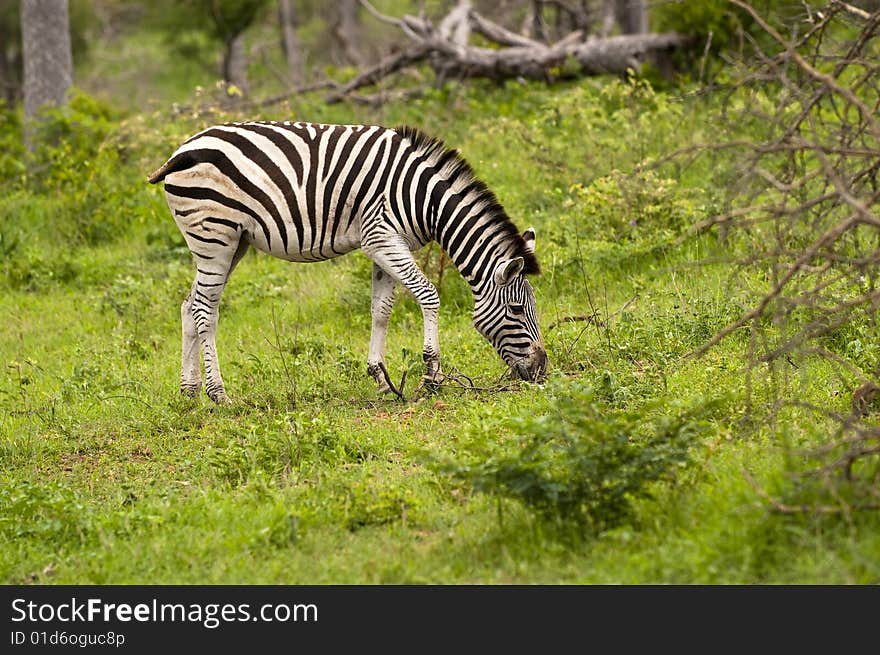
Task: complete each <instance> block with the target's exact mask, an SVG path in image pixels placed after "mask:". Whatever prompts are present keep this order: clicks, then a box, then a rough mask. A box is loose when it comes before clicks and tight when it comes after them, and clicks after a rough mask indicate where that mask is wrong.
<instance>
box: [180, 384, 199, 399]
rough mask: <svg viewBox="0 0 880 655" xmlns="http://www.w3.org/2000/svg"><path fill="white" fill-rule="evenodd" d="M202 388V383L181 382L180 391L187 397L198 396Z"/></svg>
mask: <svg viewBox="0 0 880 655" xmlns="http://www.w3.org/2000/svg"><path fill="white" fill-rule="evenodd" d="M201 390H202V385H201V384H181V385H180V393H181V394H182V395H184V396H186V397H187V398H198V396H199V392H200V391H201Z"/></svg>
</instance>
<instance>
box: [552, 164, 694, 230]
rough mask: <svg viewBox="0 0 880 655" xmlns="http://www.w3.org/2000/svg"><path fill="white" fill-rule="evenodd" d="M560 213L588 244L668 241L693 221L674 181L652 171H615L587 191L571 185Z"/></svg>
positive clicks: (688, 204)
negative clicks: (593, 241) (565, 212)
mask: <svg viewBox="0 0 880 655" xmlns="http://www.w3.org/2000/svg"><path fill="white" fill-rule="evenodd" d="M563 207H564V208H566V209H568V210H569V213H568V216H567V217H565V218H568V221H567V222H568V224H569V226H570V227H571V228H574V229H576V230H579V231H580V232H581V234H582V235H583V236H584V237H586V238H587V239H601V240H606V241H617V242H620V241H631V242H650V243H662V242H663V241H668V240H669V239H670V238H672V237H675V236H677V235H678V234H680V233H681V232H682V230H683V229H684V228H685V227H686V226H688V225H690V223H691V222H692V221H693V220H694V218H695V216H696V215H697V212H696V209H695V205H694V203H693V202H691V200H689V199H688V198H687V197H686V196H685V194H684V192H683V191H682V190H681V189H680V188H679V187H678V185H677V183H676V181H675V180H673V179H669V178H661V177H660V176H658V175H657V174H656V173H655V172H653V171H646V172H644V173H641V174H639V175H633V176H626V175H623V174H621V173H620V172H618V171H614V172H613V173H612V174H611V175H607V176H605V177H601V178H599V179H597V180H595V181H593V183H592V184H590V185H588V186H584V185H582V184H574V185H572V187H571V188H570V189H569V196H568V198H567V199H566V200H565V201H563ZM565 218H563V220H565Z"/></svg>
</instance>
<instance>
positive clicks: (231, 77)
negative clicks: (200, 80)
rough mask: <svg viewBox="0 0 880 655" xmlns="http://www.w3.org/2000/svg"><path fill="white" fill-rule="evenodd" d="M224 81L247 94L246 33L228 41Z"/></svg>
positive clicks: (224, 57)
mask: <svg viewBox="0 0 880 655" xmlns="http://www.w3.org/2000/svg"><path fill="white" fill-rule="evenodd" d="M223 81H224V82H226V83H227V84H231V85H232V86H234V87H236V88H237V89H238V90H239V91H241V93H242V94H246V93H247V88H248V81H247V58H246V57H245V53H244V32H239V33H238V34H236V35H235V36H232V37H230V38H229V39H228V40H227V41H226V52H225V53H224V55H223Z"/></svg>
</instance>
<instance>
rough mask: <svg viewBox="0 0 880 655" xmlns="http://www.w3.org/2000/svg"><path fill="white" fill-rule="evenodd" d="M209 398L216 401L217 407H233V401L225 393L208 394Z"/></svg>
mask: <svg viewBox="0 0 880 655" xmlns="http://www.w3.org/2000/svg"><path fill="white" fill-rule="evenodd" d="M208 398H210V399H211V400H213V401H214V403H216V404H217V405H231V404H232V401H231V400H230V399H229V396H227V395H226V392H225V391H215V392H213V393H211V392H210V391H209V392H208Z"/></svg>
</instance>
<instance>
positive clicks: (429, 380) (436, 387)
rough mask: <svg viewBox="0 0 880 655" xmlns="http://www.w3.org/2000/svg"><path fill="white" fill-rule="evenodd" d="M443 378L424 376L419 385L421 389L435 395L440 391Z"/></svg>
mask: <svg viewBox="0 0 880 655" xmlns="http://www.w3.org/2000/svg"><path fill="white" fill-rule="evenodd" d="M440 382H441V376H439V375H423V376H422V380H421V382H420V383H419V388H420V389H422V390H424V391H427V392H428V393H431V394H434V393H437V392H438V391H440Z"/></svg>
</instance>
